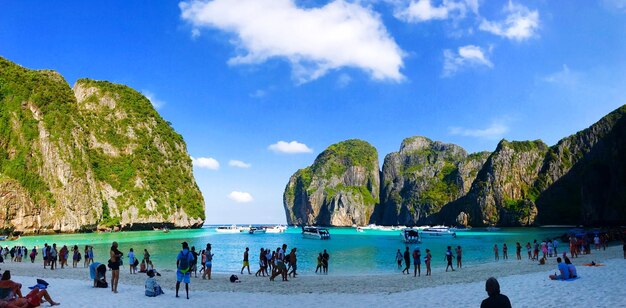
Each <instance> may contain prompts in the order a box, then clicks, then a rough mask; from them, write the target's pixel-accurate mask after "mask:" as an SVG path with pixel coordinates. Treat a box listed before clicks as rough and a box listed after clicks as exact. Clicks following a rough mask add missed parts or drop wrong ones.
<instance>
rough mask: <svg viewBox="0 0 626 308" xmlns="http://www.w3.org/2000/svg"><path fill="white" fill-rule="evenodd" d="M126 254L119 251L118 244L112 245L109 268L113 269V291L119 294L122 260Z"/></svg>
mask: <svg viewBox="0 0 626 308" xmlns="http://www.w3.org/2000/svg"><path fill="white" fill-rule="evenodd" d="M123 255H124V254H123V253H122V252H121V251H119V250H118V249H117V242H113V244H112V245H111V251H109V256H110V259H109V267H110V268H111V291H112V292H113V293H117V284H118V283H119V281H120V260H121V258H122V256H123Z"/></svg>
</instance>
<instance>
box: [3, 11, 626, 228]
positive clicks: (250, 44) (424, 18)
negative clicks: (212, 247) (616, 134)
mask: <svg viewBox="0 0 626 308" xmlns="http://www.w3.org/2000/svg"><path fill="white" fill-rule="evenodd" d="M624 55H626V1H624V0H606V1H582V0H581V1H523V2H521V1H514V2H507V1H480V0H458V1H453V0H449V1H448V0H446V1H438V0H431V1H427V0H420V1H417V0H408V1H407V0H380V1H375V0H370V1H366V0H363V1H347V0H346V1H339V0H338V1H313V0H302V1H293V0H214V1H182V2H179V1H150V2H145V1H105V2H99V1H63V2H56V3H53V2H52V1H2V2H1V3H0V56H2V57H5V58H7V59H9V60H11V61H14V62H17V63H18V64H20V65H23V66H25V67H28V68H33V69H54V70H57V71H59V72H60V73H61V74H63V76H65V78H66V79H67V81H68V82H69V83H70V84H73V83H74V82H75V81H76V80H77V79H78V78H82V77H88V78H92V79H98V80H109V81H112V82H116V83H121V84H126V85H128V86H130V87H133V88H135V89H137V90H138V91H141V92H143V93H144V94H145V95H146V96H148V97H149V98H150V99H151V100H152V102H153V104H154V105H155V107H157V110H158V111H159V113H160V114H161V115H162V116H163V117H164V118H165V119H166V120H168V121H170V122H172V124H173V126H174V128H175V129H176V130H177V131H178V132H179V133H180V134H182V135H183V137H184V139H185V141H186V142H187V146H188V150H189V153H190V155H191V156H192V157H194V163H195V167H194V171H195V177H196V180H197V182H198V184H199V186H200V189H201V190H202V192H203V195H204V198H205V201H206V212H207V222H208V223H212V224H218V223H284V222H285V215H284V211H283V207H282V193H283V190H284V187H285V184H286V183H287V181H288V179H289V176H291V174H293V173H294V172H295V171H296V170H297V169H299V168H303V167H306V166H308V165H310V164H311V163H312V162H313V160H314V159H315V157H316V155H317V154H318V153H319V152H321V151H323V150H324V149H325V148H326V147H327V146H329V145H330V144H333V143H336V142H339V141H342V140H346V139H351V138H360V139H364V140H366V141H368V142H370V143H371V144H372V145H374V146H375V147H376V148H377V149H378V152H379V155H380V160H381V161H382V160H383V158H384V155H386V154H388V153H390V152H392V151H397V150H398V148H399V146H400V143H401V141H402V140H403V139H404V138H406V137H410V136H415V135H423V136H427V137H429V138H431V139H434V140H441V141H444V142H451V143H456V144H458V145H461V146H462V147H464V148H465V149H467V150H468V151H469V152H475V151H482V150H488V151H492V150H493V149H495V146H496V144H497V143H498V141H499V140H500V139H502V138H506V139H508V140H528V139H532V140H534V139H542V140H544V142H546V143H547V144H549V145H552V144H554V143H556V142H557V141H558V140H559V139H560V138H562V137H565V136H568V135H570V134H573V133H575V132H576V131H578V130H581V129H584V128H586V127H588V126H589V125H591V124H592V123H594V122H595V121H597V120H599V119H600V118H601V117H602V116H604V115H605V114H607V113H608V112H610V111H612V110H613V109H615V108H617V107H619V106H621V105H623V104H626V74H625V73H624V72H626V57H624Z"/></svg>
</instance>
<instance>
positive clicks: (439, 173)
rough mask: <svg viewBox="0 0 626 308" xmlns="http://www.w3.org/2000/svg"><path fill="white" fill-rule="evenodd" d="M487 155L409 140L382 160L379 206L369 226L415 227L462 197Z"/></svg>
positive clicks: (445, 145)
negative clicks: (374, 223) (470, 153)
mask: <svg viewBox="0 0 626 308" xmlns="http://www.w3.org/2000/svg"><path fill="white" fill-rule="evenodd" d="M487 156H488V153H486V152H483V153H477V154H472V155H468V154H467V152H466V151H465V150H464V149H463V148H461V147H459V146H457V145H454V144H445V143H442V142H439V141H431V140H430V139H428V138H425V137H419V136H418V137H411V138H407V139H405V140H404V141H403V142H402V145H401V146H400V151H399V152H394V153H390V154H388V155H387V156H386V157H385V161H384V163H383V169H382V187H381V202H380V204H379V205H378V206H377V207H376V211H375V215H374V216H373V219H372V222H376V223H378V224H384V225H397V224H401V225H415V224H419V223H420V222H423V221H426V220H428V217H429V216H430V215H432V214H434V213H437V212H439V210H440V209H441V207H443V206H444V205H445V204H447V203H449V202H451V201H454V200H456V199H458V198H459V197H461V196H463V195H465V194H466V193H467V191H468V190H469V187H470V185H471V183H472V181H473V179H474V178H475V177H476V174H477V172H478V170H480V168H481V167H482V165H483V163H484V162H485V160H486V158H487Z"/></svg>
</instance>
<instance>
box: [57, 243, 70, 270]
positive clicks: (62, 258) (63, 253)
mask: <svg viewBox="0 0 626 308" xmlns="http://www.w3.org/2000/svg"><path fill="white" fill-rule="evenodd" d="M67 253H68V249H67V246H66V245H63V247H61V250H60V251H59V260H60V263H61V268H65V266H66V265H67Z"/></svg>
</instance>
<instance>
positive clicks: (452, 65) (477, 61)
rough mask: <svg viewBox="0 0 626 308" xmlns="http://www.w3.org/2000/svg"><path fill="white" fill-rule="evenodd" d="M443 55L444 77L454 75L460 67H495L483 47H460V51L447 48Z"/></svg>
mask: <svg viewBox="0 0 626 308" xmlns="http://www.w3.org/2000/svg"><path fill="white" fill-rule="evenodd" d="M443 57H444V63H443V73H442V76H443V77H450V76H453V75H454V74H456V73H457V72H458V71H459V70H460V69H462V68H463V67H467V66H473V67H475V66H486V67H489V68H492V67H493V63H491V61H489V59H488V58H487V56H486V55H485V52H484V51H483V49H482V48H480V47H478V46H474V45H467V46H462V47H459V51H458V53H455V52H453V51H451V50H450V49H446V50H444V51H443Z"/></svg>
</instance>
